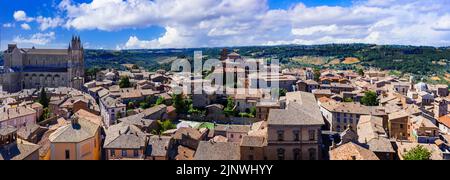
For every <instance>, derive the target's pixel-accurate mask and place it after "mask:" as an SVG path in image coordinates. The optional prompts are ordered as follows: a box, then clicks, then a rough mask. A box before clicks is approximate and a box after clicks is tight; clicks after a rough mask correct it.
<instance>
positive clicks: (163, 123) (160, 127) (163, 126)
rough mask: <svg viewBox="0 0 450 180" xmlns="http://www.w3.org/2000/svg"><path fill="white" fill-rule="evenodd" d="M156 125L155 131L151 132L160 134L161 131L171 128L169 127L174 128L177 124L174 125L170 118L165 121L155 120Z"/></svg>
mask: <svg viewBox="0 0 450 180" xmlns="http://www.w3.org/2000/svg"><path fill="white" fill-rule="evenodd" d="M157 126H158V128H157V129H156V130H155V131H153V134H158V135H161V134H162V133H164V132H165V131H167V130H171V129H176V128H177V125H175V124H174V123H173V122H172V121H170V120H165V121H161V120H158V121H157Z"/></svg>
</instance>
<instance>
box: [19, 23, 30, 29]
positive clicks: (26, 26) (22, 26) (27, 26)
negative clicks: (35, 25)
mask: <svg viewBox="0 0 450 180" xmlns="http://www.w3.org/2000/svg"><path fill="white" fill-rule="evenodd" d="M20 27H21V28H22V29H23V30H31V27H30V25H29V24H27V23H23V24H21V25H20Z"/></svg>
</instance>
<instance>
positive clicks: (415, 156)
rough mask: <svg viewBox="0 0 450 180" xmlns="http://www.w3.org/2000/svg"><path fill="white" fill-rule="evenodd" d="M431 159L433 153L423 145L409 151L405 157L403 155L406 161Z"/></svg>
mask: <svg viewBox="0 0 450 180" xmlns="http://www.w3.org/2000/svg"><path fill="white" fill-rule="evenodd" d="M430 158H431V152H430V151H429V150H428V149H425V148H424V147H423V146H421V145H419V146H417V147H415V148H413V149H411V150H409V151H408V152H407V153H406V154H405V155H403V159H404V160H414V161H423V160H430Z"/></svg>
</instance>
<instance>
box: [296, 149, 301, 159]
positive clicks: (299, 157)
mask: <svg viewBox="0 0 450 180" xmlns="http://www.w3.org/2000/svg"><path fill="white" fill-rule="evenodd" d="M301 157H302V156H301V150H300V149H294V160H301Z"/></svg>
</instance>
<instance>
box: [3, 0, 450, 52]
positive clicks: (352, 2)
mask: <svg viewBox="0 0 450 180" xmlns="http://www.w3.org/2000/svg"><path fill="white" fill-rule="evenodd" d="M186 2H187V1H184V0H153V1H150V0H33V1H30V0H15V2H14V3H10V2H9V1H0V7H1V12H0V13H1V16H0V28H1V49H5V47H6V44H8V43H17V44H19V46H24V47H30V46H36V47H52V48H56V47H59V48H65V47H66V46H67V45H68V43H69V40H70V38H71V36H72V35H80V36H81V38H82V41H83V43H84V45H85V47H86V48H93V49H134V48H172V47H173V48H184V47H208V46H239V45H275V44H325V43H353V42H361V43H377V44H408V45H432V46H449V45H450V0H427V1H421V0H396V1H394V0H240V1H232V0H192V1H189V2H191V3H186Z"/></svg>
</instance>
